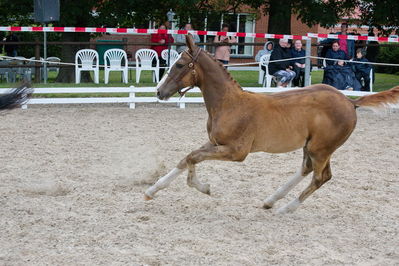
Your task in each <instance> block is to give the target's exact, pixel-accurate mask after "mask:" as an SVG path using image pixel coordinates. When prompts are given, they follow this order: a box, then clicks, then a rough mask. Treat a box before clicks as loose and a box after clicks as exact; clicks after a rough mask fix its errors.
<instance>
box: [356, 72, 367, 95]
mask: <svg viewBox="0 0 399 266" xmlns="http://www.w3.org/2000/svg"><path fill="white" fill-rule="evenodd" d="M355 76H356V79H357V80H358V81H359V82H360V84H362V88H361V89H360V90H362V91H370V73H364V72H356V73H355ZM362 79H363V82H364V85H363V83H362Z"/></svg>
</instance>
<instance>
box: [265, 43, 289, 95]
mask: <svg viewBox="0 0 399 266" xmlns="http://www.w3.org/2000/svg"><path fill="white" fill-rule="evenodd" d="M289 58H291V51H290V49H289V48H288V40H286V39H280V41H279V42H278V44H276V45H275V47H274V49H273V52H272V53H271V55H270V63H269V74H270V75H272V76H273V77H274V78H275V79H276V83H277V87H281V86H282V87H286V86H287V85H288V84H289V83H290V81H292V80H293V79H294V78H295V72H294V71H293V66H292V62H291V61H290V60H287V61H279V62H273V61H274V60H280V59H289Z"/></svg>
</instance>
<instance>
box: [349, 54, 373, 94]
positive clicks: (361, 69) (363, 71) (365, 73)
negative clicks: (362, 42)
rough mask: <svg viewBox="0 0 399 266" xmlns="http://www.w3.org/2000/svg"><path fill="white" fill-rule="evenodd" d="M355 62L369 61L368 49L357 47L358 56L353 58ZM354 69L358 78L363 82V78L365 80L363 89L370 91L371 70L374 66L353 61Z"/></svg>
mask: <svg viewBox="0 0 399 266" xmlns="http://www.w3.org/2000/svg"><path fill="white" fill-rule="evenodd" d="M353 61H354V62H369V60H367V58H366V50H364V49H361V48H359V49H357V50H356V58H355V60H353ZM352 67H353V71H354V72H355V76H356V79H357V80H358V81H359V82H360V84H362V79H363V82H364V86H362V88H361V90H362V91H370V71H371V69H372V66H371V65H370V64H361V63H353V64H352Z"/></svg>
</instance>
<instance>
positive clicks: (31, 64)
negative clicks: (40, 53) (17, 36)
mask: <svg viewBox="0 0 399 266" xmlns="http://www.w3.org/2000/svg"><path fill="white" fill-rule="evenodd" d="M29 59H30V60H36V57H31V58H29ZM40 60H41V61H43V60H44V58H43V57H40ZM26 65H28V66H29V68H27V71H28V77H29V78H28V79H29V80H31V79H32V76H33V75H34V74H35V66H36V62H34V61H28V63H26ZM39 65H40V67H39V73H38V75H39V79H43V76H44V75H43V65H42V63H39Z"/></svg>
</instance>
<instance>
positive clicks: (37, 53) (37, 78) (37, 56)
mask: <svg viewBox="0 0 399 266" xmlns="http://www.w3.org/2000/svg"><path fill="white" fill-rule="evenodd" d="M35 59H36V60H40V42H39V39H37V38H36V40H35ZM40 64H41V63H39V62H35V83H40V78H41V73H40Z"/></svg>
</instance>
